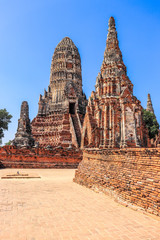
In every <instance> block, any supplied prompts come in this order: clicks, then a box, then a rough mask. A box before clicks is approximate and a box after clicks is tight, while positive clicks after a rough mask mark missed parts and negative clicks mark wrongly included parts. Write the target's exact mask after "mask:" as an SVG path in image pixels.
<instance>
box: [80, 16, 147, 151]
mask: <svg viewBox="0 0 160 240" xmlns="http://www.w3.org/2000/svg"><path fill="white" fill-rule="evenodd" d="M108 26H109V28H108V35H107V41H106V49H105V52H104V59H103V63H102V66H101V70H100V73H99V74H98V76H97V79H96V85H95V91H93V92H92V94H91V97H90V98H89V101H88V106H87V108H86V115H85V119H84V124H83V130H82V142H81V146H82V148H84V147H98V148H99V147H102V148H120V147H122V148H125V147H141V146H148V141H149V140H148V134H147V129H146V127H145V124H144V122H143V118H142V106H141V103H140V101H139V100H138V99H137V98H136V97H135V96H134V95H133V84H132V83H131V81H130V79H129V78H128V76H127V70H126V66H125V65H124V62H123V59H122V53H121V50H120V48H119V42H118V38H117V31H116V27H115V20H114V18H113V17H111V18H110V19H109V23H108Z"/></svg>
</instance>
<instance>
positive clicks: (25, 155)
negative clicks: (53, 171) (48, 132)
mask: <svg viewBox="0 0 160 240" xmlns="http://www.w3.org/2000/svg"><path fill="white" fill-rule="evenodd" d="M81 160H82V152H81V150H79V149H78V150H77V149H61V148H55V149H53V150H46V149H44V148H37V149H34V148H31V149H22V148H16V147H13V146H5V147H2V148H0V168H77V166H78V164H79V163H80V161H81Z"/></svg>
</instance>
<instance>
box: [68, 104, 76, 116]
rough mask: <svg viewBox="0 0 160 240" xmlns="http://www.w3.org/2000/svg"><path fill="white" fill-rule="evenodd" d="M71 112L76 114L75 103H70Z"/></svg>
mask: <svg viewBox="0 0 160 240" xmlns="http://www.w3.org/2000/svg"><path fill="white" fill-rule="evenodd" d="M69 113H70V114H75V103H69Z"/></svg>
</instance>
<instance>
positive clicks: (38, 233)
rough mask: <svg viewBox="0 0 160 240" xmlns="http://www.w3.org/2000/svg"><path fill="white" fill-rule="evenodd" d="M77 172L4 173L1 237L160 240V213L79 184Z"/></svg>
mask: <svg viewBox="0 0 160 240" xmlns="http://www.w3.org/2000/svg"><path fill="white" fill-rule="evenodd" d="M16 172H17V169H4V170H0V177H1V176H3V175H5V174H8V173H16ZM74 172H75V170H72V169H71V170H70V169H61V170H60V169H59V170H58V169H23V170H20V173H29V174H35V175H39V176H41V178H40V179H7V180H6V179H1V178H0V240H64V239H67V240H93V239H95V240H99V239H104V240H128V239H130V240H134V239H135V240H139V239H144V240H151V239H155V240H159V239H160V218H158V217H154V216H153V217H152V216H148V215H145V214H143V213H141V212H137V211H134V210H132V209H129V208H126V207H123V206H121V205H119V204H118V203H116V202H114V200H113V199H111V198H110V197H108V196H106V195H104V194H99V193H95V192H93V191H91V190H89V189H87V188H85V187H82V186H79V185H78V184H76V183H73V182H72V179H73V177H74Z"/></svg>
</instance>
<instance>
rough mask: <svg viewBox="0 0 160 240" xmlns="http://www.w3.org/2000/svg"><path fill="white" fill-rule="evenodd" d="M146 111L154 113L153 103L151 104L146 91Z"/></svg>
mask: <svg viewBox="0 0 160 240" xmlns="http://www.w3.org/2000/svg"><path fill="white" fill-rule="evenodd" d="M146 110H147V111H149V112H152V113H154V109H153V105H152V101H151V96H150V94H149V93H148V99H147V108H146Z"/></svg>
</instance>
